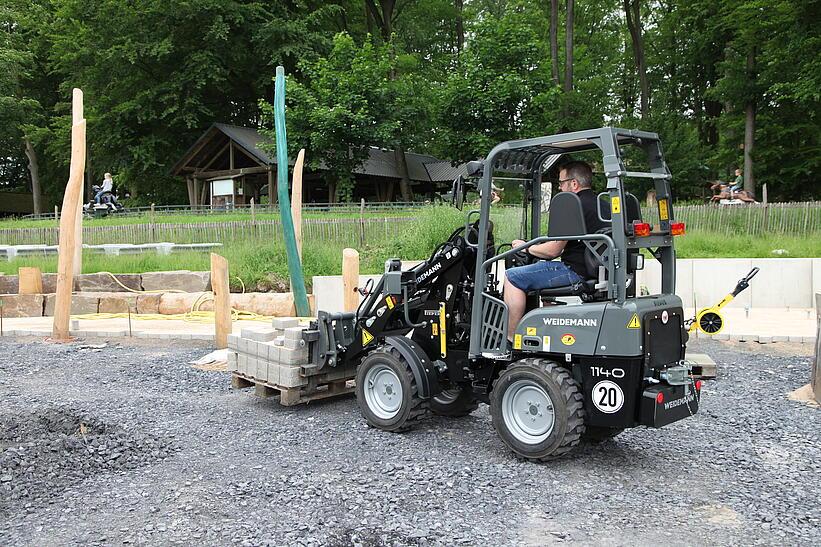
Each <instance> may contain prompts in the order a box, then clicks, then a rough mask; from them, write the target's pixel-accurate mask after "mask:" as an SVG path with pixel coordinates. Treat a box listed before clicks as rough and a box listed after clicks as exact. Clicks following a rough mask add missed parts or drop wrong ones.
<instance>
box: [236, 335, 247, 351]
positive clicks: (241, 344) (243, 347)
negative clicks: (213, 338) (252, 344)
mask: <svg viewBox="0 0 821 547" xmlns="http://www.w3.org/2000/svg"><path fill="white" fill-rule="evenodd" d="M237 350H238V351H239V352H240V353H249V351H248V340H246V339H245V338H242V337H240V339H239V340H238V341H237Z"/></svg>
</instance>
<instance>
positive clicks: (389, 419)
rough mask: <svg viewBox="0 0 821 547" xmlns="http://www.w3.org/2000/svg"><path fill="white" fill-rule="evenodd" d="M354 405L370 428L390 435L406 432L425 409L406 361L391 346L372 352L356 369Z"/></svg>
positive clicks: (425, 404) (420, 417) (422, 414)
mask: <svg viewBox="0 0 821 547" xmlns="http://www.w3.org/2000/svg"><path fill="white" fill-rule="evenodd" d="M356 401H357V403H358V404H359V410H360V411H361V412H362V416H363V417H364V418H365V420H366V421H367V422H368V425H369V426H371V427H375V428H377V429H381V430H383V431H392V432H401V431H407V430H408V429H410V428H411V427H413V425H414V424H415V423H416V422H417V421H419V420H420V419H422V418H423V417H424V416H425V414H426V412H427V408H428V406H427V402H426V401H424V400H423V399H422V398H421V397H419V389H418V386H417V385H416V381H415V380H414V378H413V372H411V369H410V366H409V365H408V363H407V361H405V358H404V357H402V355H401V354H400V353H399V351H398V350H397V349H396V348H393V347H390V346H380V347H378V348H377V349H375V350H373V351H372V352H370V354H368V356H367V357H365V358H364V359H363V360H362V363H361V364H360V365H359V367H358V368H357V370H356Z"/></svg>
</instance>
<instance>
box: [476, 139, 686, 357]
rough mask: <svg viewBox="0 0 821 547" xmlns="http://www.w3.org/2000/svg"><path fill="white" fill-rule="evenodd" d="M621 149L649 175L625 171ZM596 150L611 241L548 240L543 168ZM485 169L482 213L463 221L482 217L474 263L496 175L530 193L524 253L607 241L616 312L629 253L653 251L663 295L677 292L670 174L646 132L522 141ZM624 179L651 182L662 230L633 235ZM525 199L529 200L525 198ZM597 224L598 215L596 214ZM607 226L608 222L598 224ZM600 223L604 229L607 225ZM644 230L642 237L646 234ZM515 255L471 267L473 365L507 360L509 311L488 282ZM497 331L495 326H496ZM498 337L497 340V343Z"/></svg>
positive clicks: (482, 247)
mask: <svg viewBox="0 0 821 547" xmlns="http://www.w3.org/2000/svg"><path fill="white" fill-rule="evenodd" d="M623 145H633V146H637V147H639V148H640V149H642V150H643V151H644V152H645V154H646V155H647V165H648V166H649V172H641V171H629V170H628V169H627V168H626V166H625V164H624V160H623V157H622V153H621V150H620V147H621V146H623ZM590 150H599V151H600V152H601V153H602V156H603V162H602V163H603V166H604V175H605V177H606V179H607V188H606V191H605V192H602V193H601V194H599V199H600V198H601V197H602V196H603V195H607V196H608V197H609V200H610V203H611V216H610V221H609V222H610V225H611V227H613V230H612V232H611V235H610V236H607V235H605V234H589V235H585V236H581V237H578V238H567V237H547V236H541V237H540V235H539V231H540V226H541V196H540V194H541V184H540V182H541V179H542V173H543V171H544V170H545V166H549V165H552V164H554V163H555V162H556V161H557V160H558V159H559V157H561V156H562V155H564V154H570V153H574V152H584V151H590ZM483 164H484V168H483V171H482V176H481V179H480V181H479V190H480V196H481V205H480V209H479V210H473V211H470V212H469V213H468V215H467V218H468V221H469V220H470V217H471V215H473V214H476V213H478V214H479V234H478V235H479V239H478V243H477V256H478V257H485V256H486V252H487V245H488V225H489V219H490V205H491V192H490V189H491V181H492V179H493V174H494V172H495V171H503V172H505V173H515V174H519V175H524V177H523V179H524V181H526V182H525V184H527V183H528V182H529V186H530V191H531V195H530V199H529V201H530V218H531V222H530V238H531V240H530V241H528V242H527V244H528V246H529V245H535V244H538V243H543V242H545V241H556V240H567V239H578V240H580V241H584V242H585V243H587V242H590V241H595V240H598V241H604V242H605V244H606V246H607V251H606V252H607V253H608V254H609V256H612V257H613V260H608V261H607V265H606V268H607V279H606V283H607V288H606V292H607V299H608V300H611V301H612V302H613V303H614V304H615V305H618V306H620V305H623V304H624V303H625V300H626V299H627V297H628V296H627V267H626V265H627V259H628V258H627V252H628V250H630V249H642V248H646V249H651V252H652V253H653V255H654V256H655V258H656V259H657V260H658V261H659V262H660V263H661V278H662V279H661V281H662V283H661V292H662V293H663V294H672V293H674V292H675V286H676V276H675V261H676V255H675V249H674V247H673V237H672V236H673V235H674V234H673V233H672V232H671V224H673V222H674V218H675V217H674V215H673V207H672V200H671V193H670V180H671V178H672V177H671V174H670V170H669V169H668V167H667V164H666V162H665V161H664V156H663V153H662V148H661V141H660V140H659V137H658V135H657V134H655V133H649V132H645V131H637V130H628V129H619V128H602V129H594V130H587V131H576V132H573V133H564V134H560V135H552V136H547V137H538V138H533V139H523V140H516V141H507V142H503V143H500V144H499V145H497V146H496V147H494V148H493V150H491V152H490V154H488V156H487V158H486V159H485V160H484V161H483ZM625 178H648V179H652V180H653V183H654V187H655V190H656V198H657V201H658V202H660V205H659V219H658V220H659V225H658V227H659V229H658V231H656V232H652V233H650V230H649V227H647V226H646V225H642V227H643V228H644V229H643V230H642V233H641V234H637V233H636V232H635V231H634V229H633V226H632V225H631V224H628V222H627V218H626V215H625V212H626V211H625V209H626V199H625V195H626V194H627V192H626V191H625V189H624V179H625ZM526 194H527V193H526ZM599 216H600V217H601V211H599ZM603 220H605V219H603ZM605 222H608V221H607V220H605ZM645 229H646V231H644V230H645ZM517 250H520V249H511V250H509V251H506V252H504V253H501V254H498V255H496V256H494V257H491V258H489V259H487V260H485V261H484V262H483V261H481V260H477V261H476V271H475V280H476V287H475V289H474V291H473V309H472V312H471V331H472V332H474V333H482V334H481V336H472V337H471V338H470V350H469V358H471V359H476V358H479V357H482V356H486V357H495V356H502V355H505V354H507V352H508V342H507V313H508V310H507V306H506V305H505V304H504V302H501V301H500V300H498V299H496V298H494V297H493V296H492V295H490V294H488V293H487V292H486V291H485V289H486V288H487V282H488V274H489V269H490V266H491V265H492V264H493V263H494V262H496V261H498V260H502V259H504V258H505V257H506V256H508V255H510V254H513V253H514V252H516V251H517ZM499 305H501V306H503V310H502V311H503V314H504V321H502V322H501V326H500V327H499V326H497V327H493V326H490V325H487V324H486V322H485V321H484V320H483V318H485V317H486V313H487V312H488V310H490V309H491V308H492V307H494V306H495V307H497V308H498V307H499ZM496 323H497V325H498V322H496ZM499 328H501V329H502V330H503V331H504V332H503V333H499V332H496V333H494V334H495V336H489V337H487V336H485V329H495V330H499ZM500 334H503V335H502V336H499V335H500ZM500 338H501V343H498V344H495V343H494V344H486V343H483V342H484V341H485V340H490V339H495V340H498V339H500Z"/></svg>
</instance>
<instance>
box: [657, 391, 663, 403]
mask: <svg viewBox="0 0 821 547" xmlns="http://www.w3.org/2000/svg"><path fill="white" fill-rule="evenodd" d="M663 402H664V393H662V392H661V391H659V392H658V393H657V394H656V403H658V404H661V403H663Z"/></svg>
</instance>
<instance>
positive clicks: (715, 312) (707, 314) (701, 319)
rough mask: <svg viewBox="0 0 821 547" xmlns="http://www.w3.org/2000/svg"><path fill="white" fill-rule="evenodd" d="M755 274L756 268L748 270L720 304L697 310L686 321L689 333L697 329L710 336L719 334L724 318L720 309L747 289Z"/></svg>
mask: <svg viewBox="0 0 821 547" xmlns="http://www.w3.org/2000/svg"><path fill="white" fill-rule="evenodd" d="M757 273H758V268H753V269H752V270H750V273H748V274H747V275H746V276H745V277H743V278H742V279H741V280H740V281H739V282H738V284H737V285H736V286H735V289H733V292H731V293H730V294H728V295H727V296H725V297H724V298H723V299H722V300H721V302H719V303H718V304H716V305H715V306H713V307H711V308H704V309H702V310H699V312H698V313H697V314H696V316H695V317H694V318H693V319H690V320H689V321H688V323H689V327H690V328H689V331H690V332H693V331H694V330H696V329H698V330H700V331H701V332H703V333H704V334H709V335H711V336H712V335H714V334H718V333H719V332H721V329H722V328H723V327H724V318H723V317H722V316H721V313H720V310H721V308H723V307H724V306H726V305H727V304H729V303H730V302H732V300H733V298H735V297H736V296H738V295H739V294H740V293H741V291H743V290H744V289H746V288H747V287H749V286H750V280H751V279H752V278H753V277H755V274H757Z"/></svg>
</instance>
